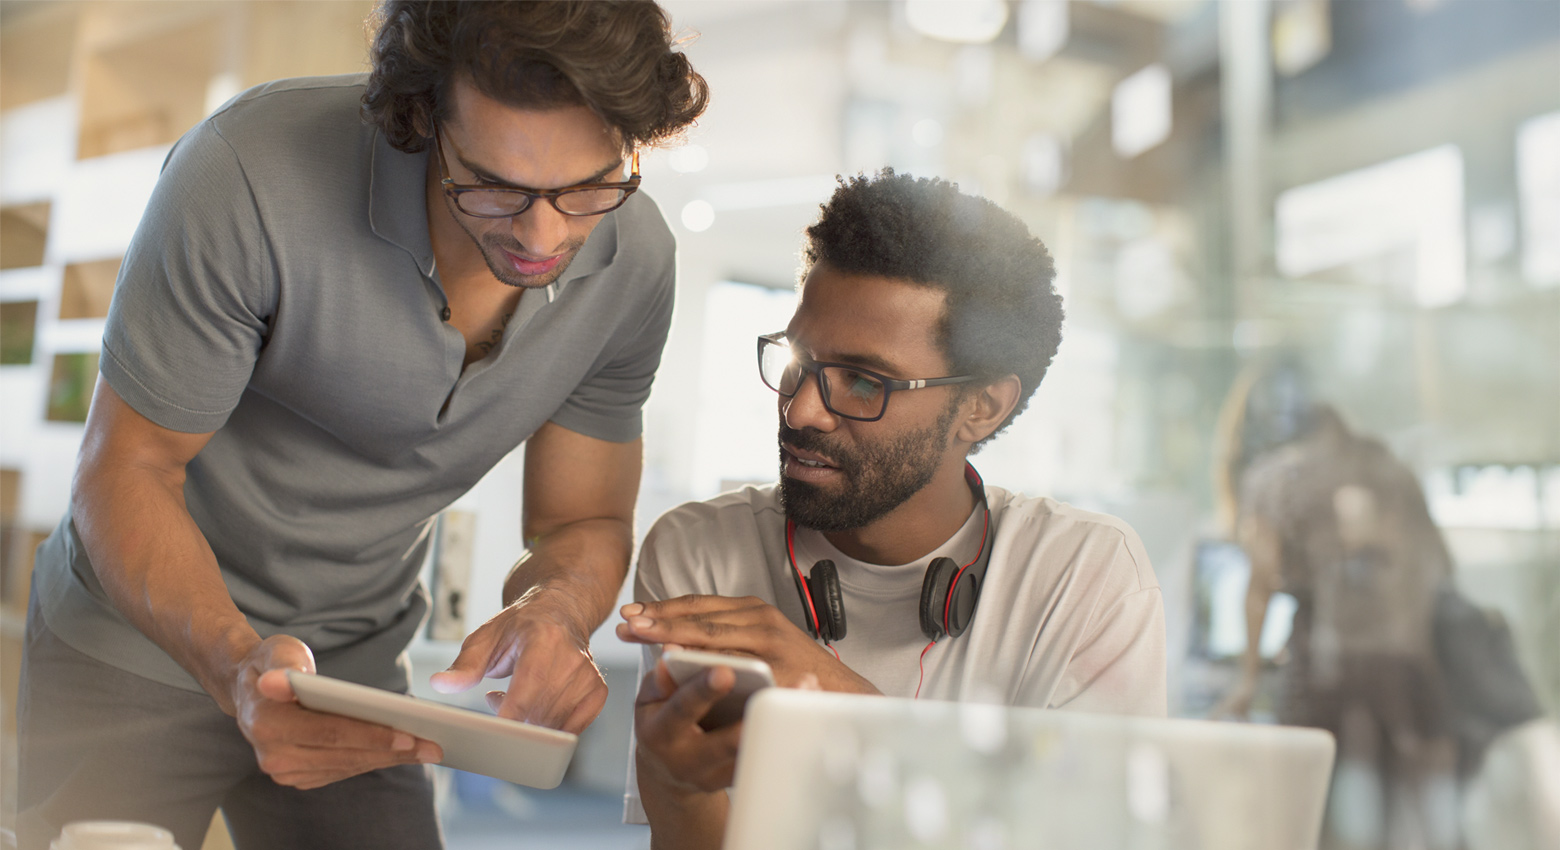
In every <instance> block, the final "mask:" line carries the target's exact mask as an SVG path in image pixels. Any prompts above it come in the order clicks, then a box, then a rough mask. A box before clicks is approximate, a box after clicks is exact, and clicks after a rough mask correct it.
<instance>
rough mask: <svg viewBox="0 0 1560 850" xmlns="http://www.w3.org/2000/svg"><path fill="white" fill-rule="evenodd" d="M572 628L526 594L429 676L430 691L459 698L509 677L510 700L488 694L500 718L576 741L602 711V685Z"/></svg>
mask: <svg viewBox="0 0 1560 850" xmlns="http://www.w3.org/2000/svg"><path fill="white" fill-rule="evenodd" d="M550 596H556V594H550V595H549V597H550ZM577 622H578V617H577V616H571V615H569V614H568V613H566V612H564V611H561V610H558V609H557V608H556V607H555V605H554V604H552V603H550V602H548V601H546V600H544V598H542V595H541V594H527V595H526V596H524V597H522V598H520V599H518V600H516V601H515V602H514V603H513V604H512V605H510V606H509V607H507V608H505V609H504V610H502V611H500V612H498V614H497V615H496V616H494V617H493V619H491V620H488V621H487V622H486V623H484V624H483V625H482V627H481V628H479V629H477V630H476V631H474V632H472V633H471V634H470V635H469V636H468V637H467V638H466V641H465V643H463V644H461V647H460V655H458V656H456V658H455V663H453V664H451V665H450V668H449V669H448V670H445V671H444V672H442V673H435V674H434V675H433V679H432V684H433V687H434V690H437V691H439V692H441V693H447V694H448V693H456V692H458V691H464V690H468V689H470V688H472V687H474V686H476V685H477V684H478V683H479V682H481V681H482V679H483V678H484V677H486V678H498V677H503V676H509V677H511V678H510V682H509V690H508V692H507V693H506V692H502V691H497V692H493V693H490V694H488V704H489V705H490V706H492V707H493V710H494V711H496V712H497V713H498V714H499V716H501V717H508V718H511V719H514V720H523V721H525V722H526V723H535V724H537V725H540V726H549V727H552V728H555V729H562V730H563V731H565V732H573V733H575V734H578V733H579V732H580V731H581V730H582V729H584V728H585V727H586V726H589V725H590V722H591V721H592V720H595V719H596V715H597V714H600V713H601V707H602V706H603V705H606V702H607V683H606V680H604V679H603V678H602V677H601V670H599V669H598V668H597V667H596V662H595V659H594V658H592V657H591V654H590V635H589V634H580V633H579V631H580V629H579V627H578V626H577V625H575V624H576V623H577Z"/></svg>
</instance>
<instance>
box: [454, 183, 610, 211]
mask: <svg viewBox="0 0 1560 850" xmlns="http://www.w3.org/2000/svg"><path fill="white" fill-rule="evenodd" d="M543 197H546V198H547V199H548V200H549V201H550V202H552V205H553V206H554V207H555V208H557V210H558V211H559V212H561V213H564V214H566V215H596V214H599V213H604V212H611V211H612V210H614V209H617V208H618V207H619V206H620V205H622V203H623V201H624V200H626V199H627V198H628V191H627V190H625V189H615V188H602V189H581V190H579V191H577V192H564V193H562V194H558V195H546V196H543ZM532 200H533V198H532V196H530V195H527V194H525V193H524V192H516V191H513V190H507V189H493V190H482V189H468V190H465V191H462V192H461V193H460V195H459V196H458V197H457V198H456V200H455V202H456V204H458V205H459V206H460V209H461V211H462V212H464V213H466V214H467V215H475V216H484V217H488V218H503V217H507V216H512V215H519V214H520V213H522V212H524V211H525V210H526V208H527V207H529V206H530V205H531V202H532Z"/></svg>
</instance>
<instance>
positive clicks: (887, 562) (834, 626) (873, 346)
mask: <svg viewBox="0 0 1560 850" xmlns="http://www.w3.org/2000/svg"><path fill="white" fill-rule="evenodd" d="M807 240H808V241H807V250H806V258H805V259H806V268H805V269H804V272H805V276H804V278H803V280H802V283H801V286H800V290H799V296H798V301H797V308H796V313H795V315H794V316H793V317H792V318H791V322H790V325H789V326H788V327H787V328H786V329H785V331H784V332H781V333H774V334H767V335H765V336H762V337H760V338H759V340H758V347H759V351H758V357H759V366H760V375H761V377H762V378H763V380H764V382H765V383H766V384H767V385H768V386H769V387H770V388H771V389H773V390H775V391H776V392H777V393H779V413H780V433H779V447H780V482H779V484H778V485H774V486H766V487H758V488H754V487H748V488H744V489H742V490H740V491H737V492H733V493H726V494H724V495H721V496H718V497H716V498H714V499H712V500H710V501H708V502H698V503H691V504H687V505H683V506H681V507H678V508H676V509H674V510H672V511H670V512H668V513H667V514H666V515H665V516H663V517H661V519H660V520H659V521H658V522H656V524H655V526H654V528H652V529H651V531H650V534H649V536H648V537H647V538H646V539H645V543H644V547H643V549H642V551H641V553H640V560H639V572H638V578H637V580H636V582H635V587H634V598H635V600H636V601H635V602H634V603H632V604H630V605H627V606H625V607H624V608H623V611H622V613H623V616H624V620H625V621H624V623H622V624H620V625H619V626H618V635H619V636H620V637H621V638H623V639H624V640H628V641H634V642H638V643H642V644H646V645H647V646H648V647H652V648H653V647H654V646H655V645H663V646H674V645H675V646H682V647H687V648H691V649H701V650H708V651H715V652H725V653H734V654H738V655H744V656H748V657H756V658H759V659H762V660H763V661H765V662H767V663H768V664H769V665H770V667H772V668H773V670H774V674H775V679H776V681H777V682H778V684H780V685H782V686H789V687H796V686H816V687H821V688H823V689H824V690H836V691H854V692H860V693H881V694H887V695H891V696H897V697H923V696H924V697H928V698H932V699H942V700H977V701H984V702H993V703H1002V704H1007V705H1022V706H1036V707H1052V708H1067V709H1075V710H1083V711H1104V712H1115V713H1124V714H1142V715H1161V716H1162V715H1163V714H1164V713H1165V628H1164V611H1163V604H1162V600H1161V597H1160V591H1159V584H1158V582H1157V581H1156V580H1155V578H1154V573H1153V569H1152V568H1151V567H1150V566H1149V563H1148V558H1147V557H1146V556H1145V555H1144V552H1143V547H1142V544H1141V543H1140V542H1139V540H1138V538H1137V535H1136V534H1134V533H1133V531H1132V529H1131V528H1129V527H1128V526H1127V525H1126V524H1125V523H1122V522H1121V521H1120V520H1117V519H1114V518H1112V517H1108V516H1102V515H1099V514H1092V513H1087V512H1084V511H1080V510H1077V509H1074V508H1071V507H1069V506H1067V505H1064V504H1060V503H1058V502H1055V501H1053V500H1051V499H1046V498H1029V497H1026V496H1020V495H1018V494H1014V493H1009V492H1007V491H1005V490H1003V489H1001V488H999V487H992V486H985V485H983V484H982V483H981V481H980V478H979V476H978V475H976V474H975V473H974V470H973V468H971V467H969V466H968V464H967V463H966V461H965V457H966V455H969V454H971V453H972V452H974V451H975V450H977V449H979V447H981V446H982V445H984V444H985V443H986V441H988V440H990V439H991V438H992V436H993V435H995V434H996V433H997V432H998V431H1000V430H1002V428H1003V427H1005V426H1006V425H1007V424H1008V423H1009V422H1011V421H1012V420H1013V418H1014V417H1015V416H1017V415H1018V413H1019V412H1020V411H1022V410H1023V409H1024V407H1025V405H1026V404H1027V402H1028V401H1029V399H1030V397H1031V396H1032V395H1033V394H1034V391H1035V388H1036V387H1037V386H1038V385H1039V383H1040V379H1041V377H1042V376H1044V374H1045V370H1046V367H1047V366H1049V365H1050V362H1051V358H1052V356H1053V355H1054V354H1055V353H1056V349H1057V346H1058V344H1059V342H1060V339H1061V322H1062V305H1061V299H1060V297H1058V296H1057V294H1056V292H1055V290H1054V289H1053V288H1052V285H1051V282H1052V278H1053V277H1054V275H1055V271H1054V268H1053V265H1052V262H1051V257H1050V255H1049V254H1048V253H1047V252H1046V249H1045V246H1043V245H1042V244H1041V243H1040V240H1038V239H1036V238H1034V237H1033V236H1031V235H1030V234H1029V232H1028V230H1027V229H1026V228H1025V227H1024V225H1023V223H1022V222H1020V221H1019V220H1018V219H1017V218H1016V217H1014V216H1013V215H1011V214H1010V213H1007V212H1005V211H1004V210H1002V209H1000V208H999V207H997V206H996V205H995V204H992V203H991V202H990V201H987V200H985V199H982V198H975V197H970V196H967V195H961V194H959V192H958V189H957V187H955V186H954V185H952V184H950V183H947V182H944V181H941V180H929V179H915V178H912V177H908V176H905V175H898V174H895V173H893V171H891V170H885V171H883V172H882V173H881V174H879V175H878V176H876V177H870V178H869V177H856V178H852V179H851V180H850V181H848V182H844V183H842V185H841V186H840V187H839V188H838V189H837V190H836V191H835V193H834V196H833V198H832V199H831V200H830V201H829V203H828V204H827V205H825V206H824V208H823V213H822V216H821V217H820V218H819V220H818V222H817V223H816V224H814V225H812V226H811V227H810V228H808V230H807ZM977 599H978V601H979V606H978V608H977V607H976V604H975V603H976V601H977ZM847 618H848V626H849V628H848V630H847ZM818 641H821V642H822V643H821V645H820V643H819V642H818ZM652 657H653V656H652V655H651V654H649V653H647V658H646V661H647V662H650V661H651V660H652ZM648 666H649V664H647V667H648ZM733 682H734V678H733V674H732V671H730V670H729V669H726V668H716V669H715V670H713V671H711V672H710V673H708V674H706V675H703V676H700V677H698V678H695V679H692V680H690V681H689V682H687V683H685V684H684V686H683V687H681V688H678V687H676V686H675V685H674V684H673V682H672V680H671V678H670V676H669V675H668V673H667V671H666V667H665V665H664V664H661V663H659V662H655V663H654V666H653V668H652V669H650V670H649V672H648V674H647V675H646V676H645V679H644V683H643V685H642V687H641V691H640V695H639V698H638V702H637V706H636V709H635V732H636V736H637V740H638V744H637V750H636V752H635V761H636V764H635V766H634V768H633V769H631V771H630V778H631V781H630V788H629V799H628V805H627V812H626V814H627V819H628V820H631V821H632V820H638V819H639V818H637V817H636V815H638V814H639V805H637V804H636V803H637V801H636V799H635V797H636V796H640V797H642V805H643V812H644V814H646V815H648V819H649V823H650V825H651V827H652V831H653V846H654V847H656V848H672V847H676V848H693V847H717V846H719V844H720V840H721V836H722V833H723V831H724V828H725V820H726V810H727V808H726V807H727V796H726V793H725V791H724V789H725V788H726V787H727V786H728V785H730V784H731V779H732V774H733V768H734V757H735V753H736V745H737V740H738V735H739V734H740V731H739V730H740V724H737V725H735V726H728V727H726V728H722V729H716V730H713V731H705V730H704V729H702V728H701V727H700V726H699V725H698V723H697V721H698V720H699V718H700V717H701V716H702V715H703V714H704V712H705V711H706V710H707V709H708V708H709V707H710V705H711V704H712V703H713V702H714V700H716V699H717V698H718V697H719V696H720V695H721V694H723V693H725V692H726V691H727V690H729V689H730V688H731V687H732V684H733ZM636 778H637V789H636V788H635V787H634V784H635V782H634V780H635V779H636ZM636 791H637V794H636Z"/></svg>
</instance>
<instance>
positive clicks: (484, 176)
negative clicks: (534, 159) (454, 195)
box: [457, 156, 623, 192]
mask: <svg viewBox="0 0 1560 850" xmlns="http://www.w3.org/2000/svg"><path fill="white" fill-rule="evenodd" d="M457 159H458V160H459V161H460V164H461V166H462V167H463V168H465V169H466V170H467V171H470V172H471V173H472V174H475V175H476V176H477V178H478V179H480V180H484V181H486V182H488V183H494V184H497V185H498V186H501V187H503V188H505V189H535V188H536V187H534V186H516V185H515V184H513V183H511V182H509V181H508V180H505V179H504V178H502V177H499V176H498V175H496V174H494V173H493V172H491V171H488V170H487V169H486V168H483V167H482V166H480V165H476V164H475V163H471V162H467V161H466V158H465V157H463V156H460V157H457ZM622 168H623V160H621V159H620V160H618V161H617V162H614V163H613V164H611V165H609V166H607V167H606V168H603V169H601V170H600V171H598V172H596V173H595V174H592V175H591V176H589V177H587V178H585V179H584V180H581V181H580V182H578V183H570V184H569V186H583V185H585V184H587V183H600V182H602V181H603V180H605V179H606V177H607V175H609V174H611V173H612V172H614V171H620V170H622ZM569 186H559V187H557V188H558V189H567V188H569ZM536 191H539V192H547V191H556V190H554V189H537V190H536Z"/></svg>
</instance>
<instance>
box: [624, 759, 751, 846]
mask: <svg viewBox="0 0 1560 850" xmlns="http://www.w3.org/2000/svg"><path fill="white" fill-rule="evenodd" d="M646 773H647V771H644V770H641V771H639V789H640V802H641V803H643V804H644V807H645V815H646V817H648V818H649V820H650V850H719V847H720V845H721V841H722V840H723V839H724V838H725V834H726V816H727V814H728V810H729V809H730V806H731V800H730V797H728V796H727V795H726V792H725V791H707V792H706V791H695V792H688V793H680V792H677V791H674V790H672V789H670V788H668V787H665V786H663V785H661V784H660V783H658V782H656V781H655V780H654V779H653V778H651V777H649V776H646Z"/></svg>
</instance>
